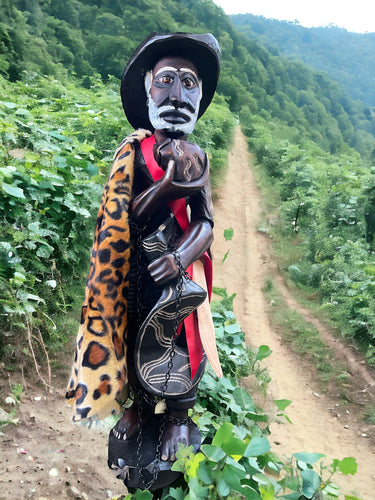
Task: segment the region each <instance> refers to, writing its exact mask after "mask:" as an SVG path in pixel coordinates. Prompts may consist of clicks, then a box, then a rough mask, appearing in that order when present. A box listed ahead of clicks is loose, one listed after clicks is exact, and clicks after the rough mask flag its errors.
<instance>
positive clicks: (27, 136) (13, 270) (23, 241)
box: [0, 74, 234, 365]
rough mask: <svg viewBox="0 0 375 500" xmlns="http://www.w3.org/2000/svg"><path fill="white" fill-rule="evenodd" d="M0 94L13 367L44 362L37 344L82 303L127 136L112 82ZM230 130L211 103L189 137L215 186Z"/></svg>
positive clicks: (5, 304)
mask: <svg viewBox="0 0 375 500" xmlns="http://www.w3.org/2000/svg"><path fill="white" fill-rule="evenodd" d="M0 88H1V96H2V100H1V101H0V119H1V122H0V137H1V145H0V187H1V198H0V204H1V222H2V234H1V235H0V292H1V298H0V325H1V330H2V331H4V332H7V335H2V336H1V337H0V355H2V356H6V357H7V358H8V359H13V361H12V363H14V364H15V365H16V364H17V363H19V362H22V361H21V360H20V358H19V354H18V352H19V353H21V352H24V353H27V354H28V356H26V359H28V358H30V359H31V358H34V359H35V358H39V357H40V356H42V357H45V356H46V353H45V351H44V348H43V345H44V342H45V343H46V344H47V345H48V346H49V348H57V347H58V346H59V345H61V343H64V342H66V340H67V337H66V333H67V332H66V331H65V330H66V329H65V328H62V327H61V325H59V328H56V325H55V323H56V318H57V317H58V316H59V314H61V313H66V312H67V311H68V310H69V309H70V308H71V307H72V305H73V304H74V302H75V301H76V295H77V293H78V294H79V295H80V296H82V293H83V289H84V281H83V280H84V278H85V275H86V272H87V269H88V264H89V258H88V256H89V253H90V248H91V244H92V235H93V229H94V221H95V216H96V213H97V210H98V206H99V200H100V195H101V191H102V186H103V185H104V182H105V180H106V177H107V172H108V170H109V167H110V165H111V158H112V155H113V152H114V150H115V148H116V146H117V144H118V143H119V142H120V140H121V139H122V138H123V137H124V136H126V135H127V134H128V133H129V132H130V131H131V128H130V126H129V124H128V123H127V122H126V120H125V117H124V116H123V113H122V111H121V105H120V97H119V92H118V89H119V82H118V81H117V80H115V79H111V80H110V81H109V82H107V83H106V84H105V85H104V84H103V83H102V81H101V79H100V78H97V79H96V80H95V79H94V78H93V79H92V85H91V88H90V89H88V90H86V89H85V88H83V87H80V86H77V84H76V83H74V81H71V82H69V81H67V80H66V81H65V82H64V83H62V82H61V81H58V80H56V79H54V78H53V77H44V76H38V75H35V74H33V75H29V74H28V75H26V76H25V78H24V80H23V81H19V82H16V83H9V82H8V81H6V80H5V79H4V78H1V77H0ZM233 125H234V119H233V118H232V116H231V114H230V112H229V110H228V108H227V106H226V105H225V101H223V99H220V98H217V100H216V101H215V102H214V103H213V104H212V106H211V107H210V110H209V111H208V112H207V114H206V116H205V119H204V120H202V122H201V123H199V126H198V127H197V130H196V136H197V138H198V139H197V140H198V141H199V142H200V144H201V145H202V147H204V148H205V150H206V151H207V152H208V154H209V157H210V162H211V170H212V181H213V185H216V184H217V183H218V180H217V179H218V178H219V177H220V175H221V174H220V172H221V171H222V170H223V166H224V162H225V157H226V151H227V148H228V144H229V141H230V139H231V136H232V130H233ZM77 281H78V282H79V286H78V287H76V286H74V285H75V283H76V282H77ZM77 288H78V289H79V291H76V289H77ZM81 300H82V299H81ZM20 331H21V332H23V335H20ZM26 340H27V341H26ZM26 345H28V348H26ZM47 360H48V356H47Z"/></svg>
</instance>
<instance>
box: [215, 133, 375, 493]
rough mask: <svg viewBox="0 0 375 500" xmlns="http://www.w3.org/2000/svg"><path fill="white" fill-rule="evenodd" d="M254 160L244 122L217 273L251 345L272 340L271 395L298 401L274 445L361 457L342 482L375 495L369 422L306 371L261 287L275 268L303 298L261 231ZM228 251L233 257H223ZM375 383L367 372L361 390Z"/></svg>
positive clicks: (274, 434) (232, 159)
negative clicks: (277, 327) (229, 231)
mask: <svg viewBox="0 0 375 500" xmlns="http://www.w3.org/2000/svg"><path fill="white" fill-rule="evenodd" d="M249 165H250V156H249V154H248V152H247V147H246V140H245V138H244V137H243V135H242V134H241V133H240V131H239V129H237V133H236V137H235V141H234V145H233V148H232V151H231V152H230V153H229V166H228V172H227V179H226V182H225V186H224V188H223V189H222V192H221V195H220V196H219V199H218V200H217V202H216V205H215V224H216V226H215V242H214V247H213V251H214V276H215V285H216V286H221V287H225V288H226V289H227V291H228V293H236V294H237V295H236V298H235V300H234V310H235V314H236V317H237V319H238V321H239V322H240V323H241V325H242V328H243V330H244V331H245V333H246V338H247V343H248V345H251V346H259V345H261V344H267V345H268V346H269V347H270V348H271V349H272V355H271V357H270V358H268V359H267V360H264V361H263V363H264V365H265V366H266V367H267V369H268V370H269V372H270V374H271V377H272V383H271V387H270V393H271V394H270V396H271V398H272V399H289V400H292V401H293V403H292V404H291V406H290V407H289V408H288V409H287V411H286V413H287V415H288V416H289V418H290V419H291V420H292V422H293V425H291V424H288V423H276V422H274V423H273V424H272V425H271V436H270V438H271V439H270V440H271V443H273V451H274V452H275V453H277V454H278V455H279V456H283V455H285V456H291V454H292V453H294V452H301V451H307V452H319V453H324V454H326V455H327V459H325V461H326V463H327V464H328V463H330V462H331V460H332V459H333V458H337V459H342V458H344V457H347V456H354V457H356V459H357V462H358V473H357V474H356V475H355V476H350V477H347V476H341V477H340V476H339V475H337V476H336V482H337V483H339V484H340V486H341V487H342V488H343V489H344V491H345V493H349V492H352V491H353V492H356V493H357V494H358V495H360V496H361V498H363V500H374V499H375V450H374V449H372V448H371V445H370V440H369V439H368V437H367V438H366V437H362V436H361V434H367V436H368V432H369V429H368V428H367V427H368V426H367V427H366V426H365V425H364V424H360V423H359V422H358V421H357V422H355V421H353V420H354V419H352V418H351V419H350V417H351V415H350V414H347V413H345V414H341V413H342V410H341V407H340V401H339V400H334V401H333V400H332V399H328V398H327V397H326V396H325V395H324V394H320V392H319V390H318V389H317V384H316V383H315V381H314V372H313V371H311V370H306V367H305V366H304V364H303V362H301V361H300V360H298V359H297V358H296V356H295V355H293V354H291V352H290V351H289V349H288V347H287V346H286V345H285V343H283V341H282V340H281V338H280V337H279V335H278V334H277V332H275V331H274V330H273V329H272V327H271V325H270V321H269V317H268V315H267V310H268V309H269V307H270V306H269V304H268V303H267V301H266V299H265V297H264V294H263V293H262V287H263V286H264V282H265V279H266V276H267V275H269V274H270V272H271V273H272V274H273V275H274V278H275V281H277V282H278V284H279V286H280V287H281V288H280V290H281V293H282V294H283V295H284V296H285V298H286V299H287V302H288V304H289V307H298V305H297V304H296V302H295V301H294V300H293V298H292V297H291V295H290V293H289V292H288V290H286V288H285V286H284V285H283V283H282V280H281V278H280V277H279V276H278V274H277V270H276V267H275V264H274V262H273V260H272V257H271V252H270V242H269V238H268V237H267V236H264V235H263V234H261V233H260V232H259V231H257V224H258V222H259V216H260V193H259V190H258V188H257V185H256V182H255V179H254V176H253V173H252V171H251V169H250V166H249ZM226 228H233V229H234V237H233V239H232V240H231V241H225V239H224V237H223V231H224V229H226ZM227 250H229V254H228V257H227V259H226V260H225V262H224V264H221V261H222V258H223V256H224V254H225V252H226V251H227ZM302 312H303V311H302ZM305 313H306V314H307V312H306V311H305ZM324 333H325V334H326V335H329V334H328V333H327V332H324ZM331 340H332V339H331ZM332 343H335V345H336V350H340V347H339V345H338V344H337V342H336V341H333V340H332ZM364 376H365V375H364ZM373 383H374V381H373V380H372V379H371V377H370V376H368V378H367V379H366V378H365V379H364V380H363V386H361V387H359V388H358V390H360V389H363V388H364V387H365V388H366V387H368V386H369V385H371V384H373ZM336 405H338V406H336ZM344 411H345V410H344ZM338 415H339V416H338ZM348 422H349V424H348ZM346 426H347V427H348V428H347V427H346ZM372 430H373V429H372ZM366 431H367V432H366Z"/></svg>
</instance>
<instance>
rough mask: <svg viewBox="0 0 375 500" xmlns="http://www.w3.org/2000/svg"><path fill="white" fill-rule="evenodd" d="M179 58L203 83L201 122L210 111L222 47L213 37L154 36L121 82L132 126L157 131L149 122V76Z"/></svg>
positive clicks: (133, 61)
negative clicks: (160, 63)
mask: <svg viewBox="0 0 375 500" xmlns="http://www.w3.org/2000/svg"><path fill="white" fill-rule="evenodd" d="M170 56H178V57H184V58H186V59H188V60H189V61H191V62H192V63H193V64H194V65H195V67H196V68H197V70H198V74H199V77H200V78H201V80H202V99H201V102H200V106H199V113H198V118H200V117H201V116H202V115H203V113H204V112H205V111H206V109H207V107H208V105H209V104H210V102H211V100H212V98H213V96H214V94H215V90H216V86H217V82H218V79H219V73H220V59H221V57H220V47H219V44H218V42H217V40H216V38H215V37H214V36H213V35H211V33H205V34H193V33H152V34H151V35H149V36H148V37H147V38H146V39H145V40H144V41H143V42H142V43H141V45H140V46H139V47H138V48H137V50H136V51H135V52H134V54H133V55H132V57H131V58H130V60H129V62H128V64H127V65H126V67H125V69H124V72H123V75H122V78H121V100H122V106H123V108H124V111H125V115H126V117H127V119H128V120H129V123H130V124H131V125H132V126H133V127H134V128H135V129H137V128H146V129H148V130H151V131H153V130H154V127H153V126H152V125H151V123H150V121H149V118H148V108H147V95H146V90H145V81H144V79H145V75H146V73H147V71H149V70H150V69H153V68H154V66H155V64H156V63H157V62H158V61H159V60H160V59H161V58H163V57H170Z"/></svg>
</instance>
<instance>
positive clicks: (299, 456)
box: [293, 452, 325, 465]
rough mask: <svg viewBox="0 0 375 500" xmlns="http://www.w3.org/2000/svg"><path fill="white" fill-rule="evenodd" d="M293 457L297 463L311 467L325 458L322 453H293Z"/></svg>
mask: <svg viewBox="0 0 375 500" xmlns="http://www.w3.org/2000/svg"><path fill="white" fill-rule="evenodd" d="M293 457H294V458H295V459H296V460H298V461H299V462H304V463H305V464H310V465H313V464H315V463H316V462H317V461H318V460H320V459H321V458H323V457H325V455H324V454H323V453H305V452H302V453H293Z"/></svg>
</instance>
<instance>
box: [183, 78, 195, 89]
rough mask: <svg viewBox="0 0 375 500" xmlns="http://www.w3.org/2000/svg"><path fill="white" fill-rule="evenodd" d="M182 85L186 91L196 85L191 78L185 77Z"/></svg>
mask: <svg viewBox="0 0 375 500" xmlns="http://www.w3.org/2000/svg"><path fill="white" fill-rule="evenodd" d="M184 85H185V87H187V88H188V89H191V88H193V87H195V86H196V83H195V81H194V80H193V79H192V78H190V77H187V78H184Z"/></svg>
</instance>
